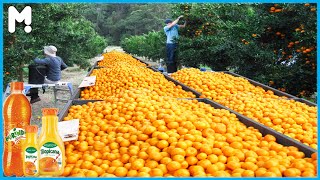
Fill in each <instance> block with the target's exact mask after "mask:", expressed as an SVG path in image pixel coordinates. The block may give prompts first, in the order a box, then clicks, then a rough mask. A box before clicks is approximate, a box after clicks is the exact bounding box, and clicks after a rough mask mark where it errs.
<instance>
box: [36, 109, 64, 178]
mask: <svg viewBox="0 0 320 180" xmlns="http://www.w3.org/2000/svg"><path fill="white" fill-rule="evenodd" d="M57 113H58V109H57V108H44V109H42V115H43V117H42V128H41V129H42V130H41V134H40V137H39V151H40V161H39V175H40V176H41V175H45V176H59V175H61V174H62V173H63V171H64V166H65V149H64V144H63V141H62V139H61V137H60V135H59V133H58V117H57Z"/></svg>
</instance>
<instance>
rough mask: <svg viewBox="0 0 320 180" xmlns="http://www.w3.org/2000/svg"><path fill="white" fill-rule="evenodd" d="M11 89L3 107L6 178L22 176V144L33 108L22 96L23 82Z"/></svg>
mask: <svg viewBox="0 0 320 180" xmlns="http://www.w3.org/2000/svg"><path fill="white" fill-rule="evenodd" d="M10 89H11V94H10V95H9V96H8V98H7V99H6V100H5V102H4V105H3V119H4V141H3V142H4V152H3V171H4V175H5V176H13V175H15V176H22V175H23V161H22V144H23V143H24V141H25V127H26V126H27V125H29V124H30V118H31V106H30V103H29V101H28V99H27V97H26V96H25V95H24V94H22V90H23V89H24V87H23V82H12V83H11V84H10Z"/></svg>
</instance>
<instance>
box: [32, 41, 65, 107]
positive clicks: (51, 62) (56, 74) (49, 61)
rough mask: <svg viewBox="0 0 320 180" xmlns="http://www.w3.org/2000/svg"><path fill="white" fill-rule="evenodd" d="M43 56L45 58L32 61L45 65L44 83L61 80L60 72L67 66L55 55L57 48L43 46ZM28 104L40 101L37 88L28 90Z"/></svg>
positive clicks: (53, 82)
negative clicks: (29, 97)
mask: <svg viewBox="0 0 320 180" xmlns="http://www.w3.org/2000/svg"><path fill="white" fill-rule="evenodd" d="M43 51H44V54H45V56H46V58H44V59H39V58H36V59H35V60H34V62H35V63H37V64H41V65H46V66H47V76H46V77H45V79H44V83H46V84H55V83H57V82H58V81H60V79H61V71H62V70H64V69H66V68H67V65H66V64H65V63H64V62H63V60H62V59H61V58H60V57H59V56H57V55H56V52H57V48H56V47H55V46H45V47H44V49H43ZM30 96H31V99H30V103H31V104H33V103H35V102H38V101H41V99H40V97H39V94H38V88H31V89H30Z"/></svg>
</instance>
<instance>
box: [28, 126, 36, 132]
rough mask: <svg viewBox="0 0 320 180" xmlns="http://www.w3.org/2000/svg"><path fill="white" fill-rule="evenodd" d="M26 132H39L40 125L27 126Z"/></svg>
mask: <svg viewBox="0 0 320 180" xmlns="http://www.w3.org/2000/svg"><path fill="white" fill-rule="evenodd" d="M26 132H27V133H37V132H38V126H37V125H30V126H26Z"/></svg>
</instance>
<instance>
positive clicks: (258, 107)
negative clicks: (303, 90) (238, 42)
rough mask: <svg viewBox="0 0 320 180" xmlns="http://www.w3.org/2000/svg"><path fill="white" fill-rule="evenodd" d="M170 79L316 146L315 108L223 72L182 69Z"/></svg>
mask: <svg viewBox="0 0 320 180" xmlns="http://www.w3.org/2000/svg"><path fill="white" fill-rule="evenodd" d="M171 76H172V77H173V78H174V79H176V80H178V81H180V82H182V83H184V84H186V85H187V86H189V87H191V88H194V89H195V90H197V91H199V92H201V93H202V96H201V97H204V98H209V99H212V100H214V101H216V102H218V103H220V104H222V105H224V106H227V107H229V108H231V109H233V110H235V111H237V112H239V113H241V114H243V115H245V116H247V117H249V118H252V119H253V120H256V121H259V122H260V123H263V124H264V125H266V126H269V127H271V128H273V129H275V130H277V131H279V132H281V133H283V134H285V135H287V136H289V137H291V138H294V139H296V140H298V141H300V142H302V143H304V144H306V145H308V146H310V147H312V148H314V149H317V144H318V142H317V108H316V107H312V106H308V105H306V104H304V103H300V102H297V101H294V100H289V99H287V98H286V97H279V96H277V95H275V94H274V93H273V92H272V91H265V90H264V89H262V88H261V87H257V86H254V85H252V84H251V83H250V82H249V81H248V80H246V79H244V78H241V77H234V76H232V75H229V74H225V73H223V72H201V71H200V70H198V69H194V68H190V69H182V70H180V71H178V72H176V73H173V74H172V75H171Z"/></svg>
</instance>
